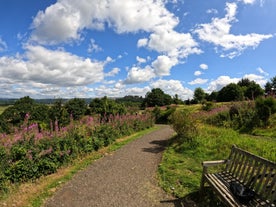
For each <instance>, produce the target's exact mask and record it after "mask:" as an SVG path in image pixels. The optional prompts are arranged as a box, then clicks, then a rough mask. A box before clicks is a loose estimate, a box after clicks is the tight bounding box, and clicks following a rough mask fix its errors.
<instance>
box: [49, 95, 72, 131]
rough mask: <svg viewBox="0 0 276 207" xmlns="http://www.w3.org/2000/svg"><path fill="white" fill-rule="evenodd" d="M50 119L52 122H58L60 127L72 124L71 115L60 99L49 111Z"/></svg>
mask: <svg viewBox="0 0 276 207" xmlns="http://www.w3.org/2000/svg"><path fill="white" fill-rule="evenodd" d="M49 118H50V119H51V120H52V122H55V121H58V124H59V127H62V126H66V125H67V124H69V123H70V114H69V113H68V112H67V110H66V109H65V107H63V101H62V100H61V99H58V100H56V101H55V102H54V104H53V105H52V106H51V108H50V109H49Z"/></svg>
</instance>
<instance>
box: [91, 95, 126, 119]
mask: <svg viewBox="0 0 276 207" xmlns="http://www.w3.org/2000/svg"><path fill="white" fill-rule="evenodd" d="M89 107H90V110H91V112H92V113H96V114H100V115H101V117H102V118H105V119H106V121H108V117H109V115H111V114H112V115H116V114H119V115H122V114H125V113H126V108H125V106H124V104H120V103H116V102H115V101H114V100H111V99H108V98H107V97H106V96H105V97H103V98H101V99H99V98H95V99H93V100H92V101H91V102H90V104H89Z"/></svg>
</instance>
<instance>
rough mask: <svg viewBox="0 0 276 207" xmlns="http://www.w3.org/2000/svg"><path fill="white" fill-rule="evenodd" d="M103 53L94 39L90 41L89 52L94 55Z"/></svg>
mask: <svg viewBox="0 0 276 207" xmlns="http://www.w3.org/2000/svg"><path fill="white" fill-rule="evenodd" d="M100 51H103V49H102V48H101V47H100V46H99V45H97V44H96V41H95V40H94V39H92V38H91V39H90V43H89V45H88V49H87V52H89V53H92V52H100Z"/></svg>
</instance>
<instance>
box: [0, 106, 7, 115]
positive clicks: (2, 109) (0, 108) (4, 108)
mask: <svg viewBox="0 0 276 207" xmlns="http://www.w3.org/2000/svg"><path fill="white" fill-rule="evenodd" d="M8 107H9V106H0V114H2V113H3V111H5V110H6V109H7V108H8Z"/></svg>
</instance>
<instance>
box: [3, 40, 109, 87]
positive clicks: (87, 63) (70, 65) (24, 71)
mask: <svg viewBox="0 0 276 207" xmlns="http://www.w3.org/2000/svg"><path fill="white" fill-rule="evenodd" d="M103 67H104V63H103V62H93V61H91V60H90V59H89V58H82V57H79V56H76V55H73V54H71V53H68V52H64V51H59V50H49V49H46V48H44V47H41V46H32V45H27V46H26V53H25V54H24V59H23V58H20V57H7V56H3V57H1V58H0V76H1V77H2V78H3V79H5V82H6V83H7V82H9V83H10V84H9V85H10V87H14V85H15V84H17V83H23V84H24V83H33V84H35V83H36V84H42V86H44V87H45V86H47V87H49V86H51V85H52V86H59V87H70V86H84V85H86V84H93V83H96V82H99V81H101V80H103V77H104V72H103ZM36 88H37V87H36Z"/></svg>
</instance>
